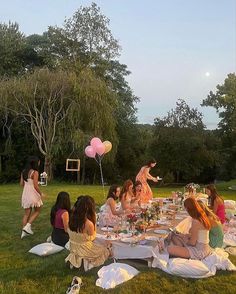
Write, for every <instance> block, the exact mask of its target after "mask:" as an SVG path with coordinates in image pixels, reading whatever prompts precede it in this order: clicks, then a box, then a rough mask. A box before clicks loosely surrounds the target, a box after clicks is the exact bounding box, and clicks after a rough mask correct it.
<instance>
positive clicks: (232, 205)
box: [224, 200, 236, 209]
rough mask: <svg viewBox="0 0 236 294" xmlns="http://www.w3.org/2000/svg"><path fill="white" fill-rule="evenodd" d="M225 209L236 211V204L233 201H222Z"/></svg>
mask: <svg viewBox="0 0 236 294" xmlns="http://www.w3.org/2000/svg"><path fill="white" fill-rule="evenodd" d="M224 205H225V208H226V209H236V202H235V201H234V200H224Z"/></svg>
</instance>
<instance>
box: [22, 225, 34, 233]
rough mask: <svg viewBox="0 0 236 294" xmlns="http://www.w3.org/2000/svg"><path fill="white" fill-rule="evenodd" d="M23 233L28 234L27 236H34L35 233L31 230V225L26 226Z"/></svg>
mask: <svg viewBox="0 0 236 294" xmlns="http://www.w3.org/2000/svg"><path fill="white" fill-rule="evenodd" d="M23 231H24V232H26V233H27V234H30V235H33V234H34V232H33V231H32V229H31V225H29V224H26V225H25V226H24V228H23Z"/></svg>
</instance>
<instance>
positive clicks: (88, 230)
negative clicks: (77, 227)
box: [84, 219, 96, 241]
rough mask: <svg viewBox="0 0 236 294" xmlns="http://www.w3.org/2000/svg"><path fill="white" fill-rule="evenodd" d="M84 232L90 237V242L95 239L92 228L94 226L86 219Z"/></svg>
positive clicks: (94, 231)
mask: <svg viewBox="0 0 236 294" xmlns="http://www.w3.org/2000/svg"><path fill="white" fill-rule="evenodd" d="M84 230H85V232H86V233H87V234H88V235H89V236H90V238H91V240H92V241H93V240H94V239H95V238H96V230H95V228H94V224H93V223H92V222H91V221H90V220H88V219H87V220H86V223H85V228H84Z"/></svg>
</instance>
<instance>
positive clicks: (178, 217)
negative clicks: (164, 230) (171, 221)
mask: <svg viewBox="0 0 236 294" xmlns="http://www.w3.org/2000/svg"><path fill="white" fill-rule="evenodd" d="M184 217H185V216H184V215H176V216H175V219H183V218H184Z"/></svg>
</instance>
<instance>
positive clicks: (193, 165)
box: [151, 100, 217, 182]
mask: <svg viewBox="0 0 236 294" xmlns="http://www.w3.org/2000/svg"><path fill="white" fill-rule="evenodd" d="M176 105H177V106H176V108H175V109H174V110H171V111H170V112H169V113H168V115H167V116H166V117H164V118H163V119H160V118H157V119H155V123H154V139H153V142H152V144H151V150H153V151H154V155H155V157H156V159H157V161H158V165H159V166H160V168H161V170H162V172H163V174H164V175H165V174H169V173H173V174H174V175H175V179H176V181H177V182H179V181H180V180H184V181H186V180H193V179H196V178H198V177H199V176H200V175H201V172H202V171H203V170H204V169H206V168H207V167H210V168H215V165H217V153H216V152H215V150H214V148H213V146H211V145H210V144H209V143H208V138H209V134H208V132H206V131H204V127H205V126H204V124H203V122H202V114H201V113H200V112H198V110H197V109H191V108H190V107H189V106H188V105H187V104H186V102H185V101H184V100H178V101H177V103H176ZM212 141H213V140H212ZM214 145H215V144H214Z"/></svg>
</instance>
